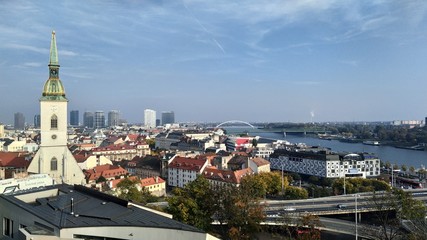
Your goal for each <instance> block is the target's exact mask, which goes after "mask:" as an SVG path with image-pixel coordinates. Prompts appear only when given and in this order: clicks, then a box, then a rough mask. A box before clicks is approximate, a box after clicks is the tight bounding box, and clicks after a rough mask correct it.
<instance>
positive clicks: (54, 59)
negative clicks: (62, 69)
mask: <svg viewBox="0 0 427 240" xmlns="http://www.w3.org/2000/svg"><path fill="white" fill-rule="evenodd" d="M49 66H58V67H59V62H58V50H57V49H56V37H55V31H52V40H51V41H50V59H49Z"/></svg>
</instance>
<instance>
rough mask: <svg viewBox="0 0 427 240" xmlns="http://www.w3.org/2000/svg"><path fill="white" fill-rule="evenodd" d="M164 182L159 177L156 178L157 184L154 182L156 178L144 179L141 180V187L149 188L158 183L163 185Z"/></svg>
mask: <svg viewBox="0 0 427 240" xmlns="http://www.w3.org/2000/svg"><path fill="white" fill-rule="evenodd" d="M164 182H165V180H163V179H162V178H161V177H157V182H156V177H150V178H144V179H141V186H142V187H147V186H151V185H154V184H158V183H164Z"/></svg>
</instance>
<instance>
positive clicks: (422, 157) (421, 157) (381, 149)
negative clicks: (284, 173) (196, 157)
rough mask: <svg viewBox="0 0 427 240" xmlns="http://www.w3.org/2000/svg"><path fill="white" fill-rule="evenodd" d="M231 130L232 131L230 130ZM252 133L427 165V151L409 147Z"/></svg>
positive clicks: (383, 159)
mask: <svg viewBox="0 0 427 240" xmlns="http://www.w3.org/2000/svg"><path fill="white" fill-rule="evenodd" d="M226 130H227V132H228V133H231V132H239V131H242V129H241V128H239V129H233V130H234V131H233V130H231V129H226ZM230 130H231V131H230ZM245 131H246V132H249V134H250V135H253V136H254V135H257V136H260V137H263V138H270V139H281V140H287V141H289V142H291V143H305V144H307V145H312V146H321V147H328V148H331V149H332V150H333V151H337V152H341V151H343V152H368V153H375V154H376V155H377V156H378V157H379V158H380V159H381V161H383V162H386V161H389V162H390V163H392V164H398V165H402V164H405V165H406V166H408V167H409V166H413V167H415V168H419V167H421V166H427V151H415V150H408V149H400V148H395V147H390V146H371V145H365V144H362V143H346V142H340V141H338V140H323V139H319V138H316V137H311V136H304V135H290V134H288V135H287V136H286V137H285V136H284V135H283V134H279V133H271V132H256V133H251V131H250V129H245Z"/></svg>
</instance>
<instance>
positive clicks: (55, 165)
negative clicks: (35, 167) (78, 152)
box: [50, 157, 58, 171]
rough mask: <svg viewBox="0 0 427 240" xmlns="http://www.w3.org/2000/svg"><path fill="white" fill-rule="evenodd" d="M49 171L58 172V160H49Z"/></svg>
mask: <svg viewBox="0 0 427 240" xmlns="http://www.w3.org/2000/svg"><path fill="white" fill-rule="evenodd" d="M50 170H51V171H56V170H58V159H56V157H53V158H52V159H51V160H50Z"/></svg>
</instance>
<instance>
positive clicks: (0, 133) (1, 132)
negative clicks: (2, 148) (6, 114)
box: [0, 123, 4, 138]
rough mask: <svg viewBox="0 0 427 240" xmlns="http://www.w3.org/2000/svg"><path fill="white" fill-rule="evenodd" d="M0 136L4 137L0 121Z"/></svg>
mask: <svg viewBox="0 0 427 240" xmlns="http://www.w3.org/2000/svg"><path fill="white" fill-rule="evenodd" d="M0 138H4V125H3V124H1V123H0Z"/></svg>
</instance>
